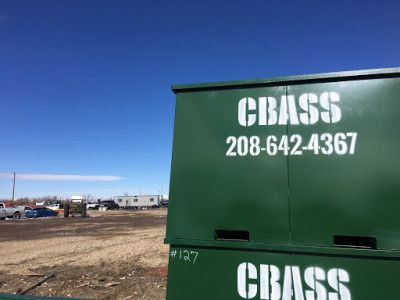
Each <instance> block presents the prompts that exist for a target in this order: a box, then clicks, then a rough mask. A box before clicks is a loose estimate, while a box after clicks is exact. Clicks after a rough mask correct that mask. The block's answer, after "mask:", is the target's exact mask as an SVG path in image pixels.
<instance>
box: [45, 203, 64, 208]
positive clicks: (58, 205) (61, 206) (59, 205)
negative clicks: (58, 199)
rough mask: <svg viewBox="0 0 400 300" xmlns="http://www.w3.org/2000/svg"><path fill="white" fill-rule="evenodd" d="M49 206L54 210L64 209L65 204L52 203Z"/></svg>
mask: <svg viewBox="0 0 400 300" xmlns="http://www.w3.org/2000/svg"><path fill="white" fill-rule="evenodd" d="M47 208H50V209H52V210H58V209H64V206H63V205H62V204H58V203H57V204H50V206H47Z"/></svg>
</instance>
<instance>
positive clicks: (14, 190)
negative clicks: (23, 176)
mask: <svg viewBox="0 0 400 300" xmlns="http://www.w3.org/2000/svg"><path fill="white" fill-rule="evenodd" d="M14 191H15V172H14V181H13V196H12V202H11V203H12V204H13V205H14Z"/></svg>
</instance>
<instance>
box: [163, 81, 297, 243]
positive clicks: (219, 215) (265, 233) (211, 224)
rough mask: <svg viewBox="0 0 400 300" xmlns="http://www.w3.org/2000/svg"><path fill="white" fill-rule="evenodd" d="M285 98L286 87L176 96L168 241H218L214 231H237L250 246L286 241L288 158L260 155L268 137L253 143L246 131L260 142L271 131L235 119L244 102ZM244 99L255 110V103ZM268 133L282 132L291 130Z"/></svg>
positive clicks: (273, 128)
mask: <svg viewBox="0 0 400 300" xmlns="http://www.w3.org/2000/svg"><path fill="white" fill-rule="evenodd" d="M285 93H286V87H270V88H252V89H240V90H222V91H219V90H218V91H196V92H186V93H178V95H177V103H176V117H175V129H174V145H173V157H172V166H171V184H170V200H169V213H168V225H167V238H187V239H207V240H213V239H214V231H215V230H228V231H235V230H236V231H238V230H240V231H248V232H249V235H250V237H249V238H250V240H251V241H263V242H266V243H288V242H289V217H288V181H287V180H288V177H287V158H286V157H285V156H284V155H283V154H281V155H277V156H275V157H274V158H273V159H269V158H268V157H267V155H261V154H260V153H257V151H258V152H260V151H261V150H259V148H260V147H264V151H263V152H264V153H265V140H263V141H255V140H250V136H251V135H249V132H251V133H252V134H253V135H257V136H261V138H262V136H264V135H265V134H263V133H264V132H265V130H266V126H253V127H251V128H250V127H246V126H242V125H240V124H239V121H238V113H239V102H240V100H241V99H243V98H246V99H248V98H254V99H258V97H261V96H265V95H266V96H271V97H276V98H279V97H281V95H285ZM244 101H245V102H247V106H246V107H247V108H248V109H249V110H251V109H252V107H251V105H250V104H249V101H251V100H244ZM242 103H243V101H242ZM278 109H279V108H278ZM267 130H268V131H269V132H270V133H271V134H276V135H282V134H285V132H286V127H285V126H270V127H268V129H267ZM257 143H258V146H257V147H258V150H257V147H256V146H255V144H257ZM260 145H261V146H260ZM262 145H264V146H262Z"/></svg>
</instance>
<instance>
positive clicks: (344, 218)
mask: <svg viewBox="0 0 400 300" xmlns="http://www.w3.org/2000/svg"><path fill="white" fill-rule="evenodd" d="M173 90H174V92H175V93H176V94H177V102H176V116H175V129H174V144H173V155H172V166H171V184H170V202H169V211H168V222H167V235H166V240H165V241H166V243H170V244H172V245H174V247H175V248H176V249H181V250H182V249H184V248H185V247H187V248H188V249H189V248H190V249H192V248H196V247H205V248H198V249H200V250H201V251H203V252H204V255H203V256H202V257H204V258H206V260H201V259H200V260H199V261H198V265H196V266H191V267H189V265H187V264H185V263H186V262H187V261H185V260H177V259H176V257H170V271H169V278H168V289H167V290H168V299H183V298H179V297H181V296H180V295H186V297H187V295H189V294H188V293H189V290H190V289H192V291H195V290H196V289H197V286H194V285H195V283H194V281H193V282H192V281H191V280H192V279H190V276H193V280H194V278H197V280H198V281H199V282H200V283H201V284H199V286H198V288H199V289H205V290H204V291H202V292H199V295H202V296H199V298H193V299H206V298H207V297H206V293H207V292H208V293H212V291H214V290H215V291H218V289H219V288H221V292H216V295H218V297H213V296H210V297H208V298H209V299H217V298H218V299H240V295H239V296H238V293H237V291H236V294H235V291H233V292H229V293H228V294H226V296H225V294H223V293H222V289H223V287H225V288H229V285H231V284H232V280H231V279H230V280H229V282H228V280H227V278H226V276H228V275H227V274H231V273H232V272H233V273H232V274H234V273H235V272H236V271H235V270H236V269H237V268H238V261H240V260H242V261H243V262H246V261H248V262H250V260H254V264H255V266H258V265H259V264H262V263H264V264H272V265H275V264H276V265H278V264H280V265H281V267H280V268H283V269H282V270H284V269H285V266H299V267H301V268H303V272H304V269H306V268H307V266H315V267H321V268H324V270H325V269H326V270H328V269H331V268H344V269H346V270H347V271H346V272H348V273H349V274H350V277H351V280H352V281H351V283H350V284H351V299H380V298H382V297H379V295H381V294H380V293H382V290H381V289H374V291H371V289H368V288H367V289H365V288H364V289H363V290H362V285H366V286H367V287H368V286H372V284H373V282H374V280H377V282H379V285H382V286H383V287H384V288H383V290H386V291H388V293H389V294H388V293H386V294H385V295H386V298H388V295H391V294H390V293H394V292H396V293H398V292H399V290H398V289H396V287H395V286H391V285H394V279H393V278H398V275H399V263H398V261H399V259H400V251H399V250H400V223H399V222H398V221H397V214H398V212H399V211H400V202H399V201H398V195H399V192H400V160H399V159H398V158H397V156H398V153H400V139H399V131H398V125H397V122H398V120H400V69H399V68H396V69H382V70H368V71H357V72H343V73H330V74H318V75H306V76H294V77H287V78H272V79H259V80H245V81H234V82H223V83H207V84H193V85H179V86H173ZM216 230H217V234H216ZM221 232H222V233H221ZM220 233H221V236H220V235H219V234H220ZM247 233H248V236H247V235H246V234H247ZM219 239H222V240H224V241H221V240H219ZM237 240H241V241H237ZM174 247H172V248H171V250H174V249H175V248H174ZM244 249H246V250H244ZM200 250H199V251H200ZM203 252H202V253H203ZM278 252H279V254H278ZM199 253H200V252H199ZM224 253H225V254H226V257H225V256H224ZM299 253H301V254H299ZM199 257H200V254H199ZM263 261H264V262H263ZM203 264H204V265H203ZM364 265H365V267H364ZM196 270H197V271H196ZM228 270H229V272H228ZM295 270H297V269H295ZM183 271H185V272H188V274H191V275H190V276H189V275H188V277H187V278H186V279H185V275H181V274H184V272H183ZM191 272H192V273H191ZM207 272H209V273H211V274H212V276H211V275H207ZM296 272H297V271H296ZM309 272H311V271H309ZM326 272H328V271H326ZM365 273H368V274H365ZM235 274H236V273H235ZM246 274H247V273H246ZM343 274H344V273H343ZM325 275H327V273H326V274H325ZM207 276H208V277H207ZM229 276H237V275H229ZM343 276H344V275H343ZM376 277H379V278H376ZM179 280H183V282H181V284H183V285H185V286H187V289H188V291H187V293H186V292H182V291H184V290H185V287H182V288H181V290H180V291H179V289H178V283H177V282H178V281H179ZM210 281H212V283H211V282H210ZM214 281H217V282H218V281H219V282H221V285H219V284H218V283H216V282H214ZM171 282H172V283H171ZM303 283H304V282H303ZM175 285H176V286H175ZM326 289H327V291H328V288H326ZM368 290H370V291H368ZM304 295H305V294H304ZM309 295H310V296H309V297H308V298H307V297H306V298H304V299H307V300H308V299H314V298H312V296H311V294H310V293H309ZM332 295H333V294H332ZM182 297H185V296H182ZM196 297H197V296H196ZM235 297H236V298H235ZM299 297H300V296H298V297H295V298H291V297H289V298H282V299H297V300H298V299H303V298H301V297H300V298H299ZM332 297H333V298H329V297H328V298H323V297H322V298H321V299H336V298H335V296H332ZM241 298H245V297H241ZM342 298H343V299H350V298H346V297H342ZM389 298H390V297H389ZM255 299H269V298H255ZM271 299H273V298H271ZM276 299H281V298H279V297H278V298H276ZM338 299H341V298H340V297H339V298H338Z"/></svg>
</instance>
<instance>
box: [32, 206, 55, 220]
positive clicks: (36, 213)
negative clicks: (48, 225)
mask: <svg viewBox="0 0 400 300" xmlns="http://www.w3.org/2000/svg"><path fill="white" fill-rule="evenodd" d="M57 215H58V212H56V211H55V210H52V209H50V208H47V207H36V208H34V209H31V210H30V211H27V212H26V213H25V217H27V218H39V217H55V216H57Z"/></svg>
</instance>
